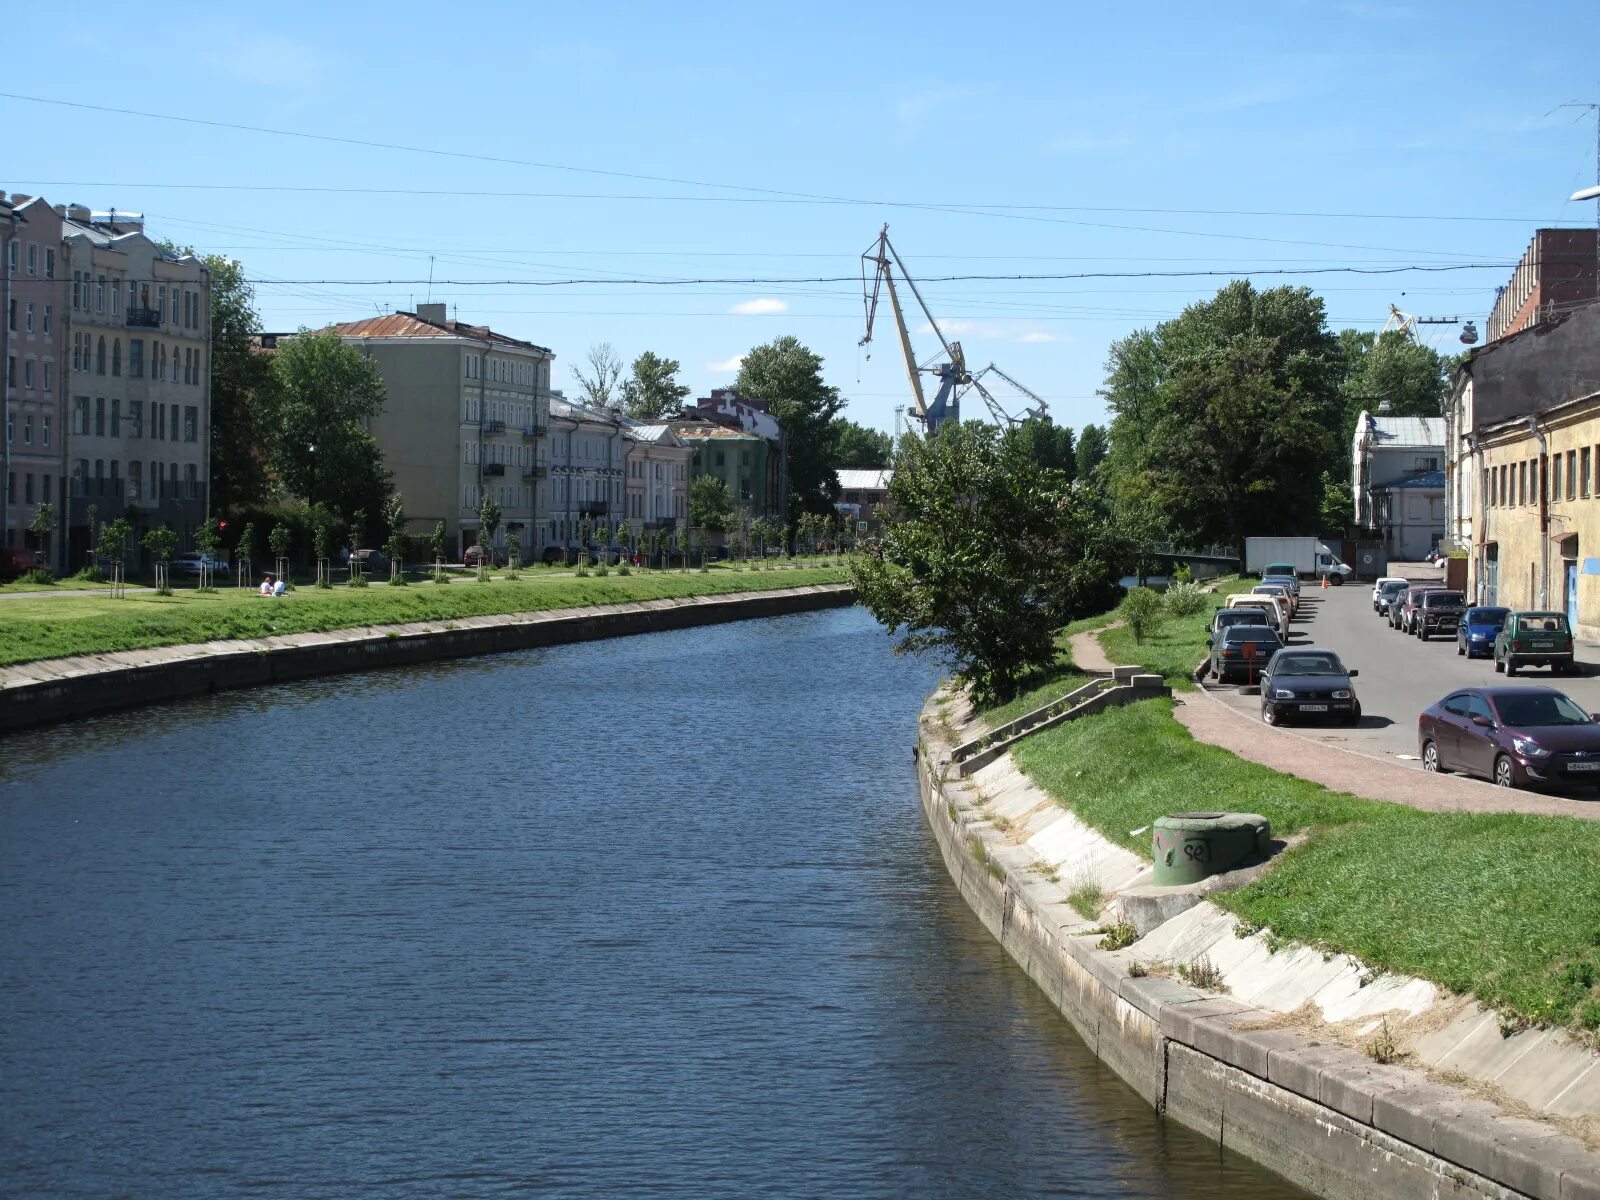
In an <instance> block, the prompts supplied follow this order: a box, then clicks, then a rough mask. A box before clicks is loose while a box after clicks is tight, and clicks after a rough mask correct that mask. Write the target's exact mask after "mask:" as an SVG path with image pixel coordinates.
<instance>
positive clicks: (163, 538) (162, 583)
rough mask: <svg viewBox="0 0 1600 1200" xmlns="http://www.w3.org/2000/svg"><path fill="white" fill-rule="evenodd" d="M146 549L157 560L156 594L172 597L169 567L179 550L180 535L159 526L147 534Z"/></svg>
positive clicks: (145, 538)
mask: <svg viewBox="0 0 1600 1200" xmlns="http://www.w3.org/2000/svg"><path fill="white" fill-rule="evenodd" d="M144 548H145V549H146V550H148V551H150V557H151V558H153V559H155V560H156V593H157V594H158V595H161V596H170V595H172V581H171V580H170V579H169V578H168V577H167V567H168V564H170V563H171V562H172V555H173V552H174V551H176V550H177V548H178V535H177V534H176V533H174V532H173V531H172V530H171V529H169V528H168V527H167V526H165V525H157V526H156V527H155V528H154V529H150V530H147V531H146V532H145V535H144Z"/></svg>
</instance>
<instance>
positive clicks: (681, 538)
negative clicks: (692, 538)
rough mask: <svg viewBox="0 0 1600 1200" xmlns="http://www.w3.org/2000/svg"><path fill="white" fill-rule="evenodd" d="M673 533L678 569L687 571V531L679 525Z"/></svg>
mask: <svg viewBox="0 0 1600 1200" xmlns="http://www.w3.org/2000/svg"><path fill="white" fill-rule="evenodd" d="M675 533H676V537H675V539H674V540H675V541H676V543H677V546H676V549H677V551H678V556H679V558H678V565H679V570H682V571H687V570H688V569H689V531H688V530H687V529H685V528H684V527H683V526H682V525H679V526H678V528H677V530H676V531H675Z"/></svg>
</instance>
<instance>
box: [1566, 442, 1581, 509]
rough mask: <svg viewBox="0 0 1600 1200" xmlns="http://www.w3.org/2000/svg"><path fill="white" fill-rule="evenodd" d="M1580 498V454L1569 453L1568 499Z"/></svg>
mask: <svg viewBox="0 0 1600 1200" xmlns="http://www.w3.org/2000/svg"><path fill="white" fill-rule="evenodd" d="M1577 498H1578V452H1577V451H1576V450H1568V451H1567V499H1568V500H1576V499H1577Z"/></svg>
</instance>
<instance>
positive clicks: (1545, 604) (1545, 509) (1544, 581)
mask: <svg viewBox="0 0 1600 1200" xmlns="http://www.w3.org/2000/svg"><path fill="white" fill-rule="evenodd" d="M1528 432H1529V433H1531V434H1533V436H1534V437H1535V438H1537V439H1538V440H1539V607H1540V608H1544V609H1547V608H1549V607H1550V505H1549V503H1548V500H1549V489H1548V488H1547V487H1546V486H1545V469H1546V467H1547V465H1548V461H1549V460H1548V458H1547V447H1546V445H1545V440H1544V432H1543V431H1542V430H1541V429H1540V428H1539V418H1538V417H1532V416H1530V417H1529V418H1528Z"/></svg>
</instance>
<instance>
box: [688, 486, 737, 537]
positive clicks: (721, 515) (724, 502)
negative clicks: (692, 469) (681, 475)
mask: <svg viewBox="0 0 1600 1200" xmlns="http://www.w3.org/2000/svg"><path fill="white" fill-rule="evenodd" d="M732 522H733V499H732V498H731V497H730V496H729V495H728V485H727V483H726V482H724V481H723V480H722V479H720V478H719V477H717V476H715V475H696V476H695V477H694V478H693V479H691V480H690V481H689V524H691V525H693V526H695V527H696V528H697V529H714V530H717V531H719V532H720V531H722V530H724V529H727V528H728V526H729V525H730V524H732Z"/></svg>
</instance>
